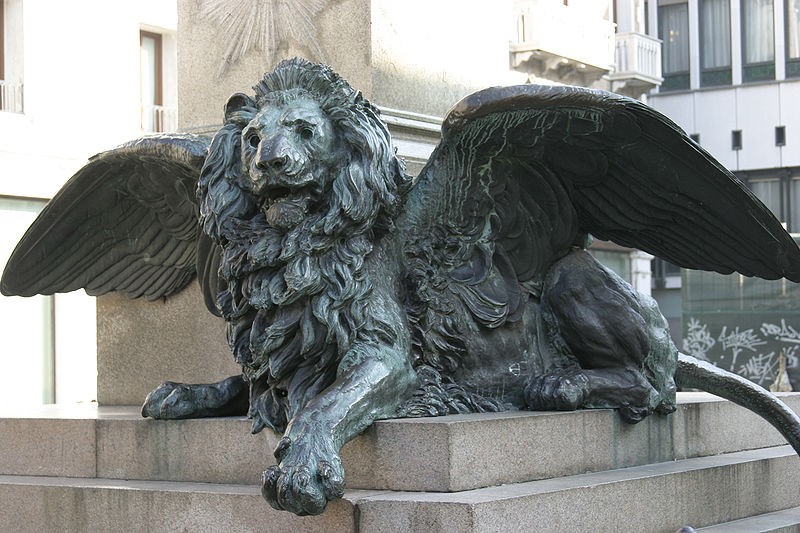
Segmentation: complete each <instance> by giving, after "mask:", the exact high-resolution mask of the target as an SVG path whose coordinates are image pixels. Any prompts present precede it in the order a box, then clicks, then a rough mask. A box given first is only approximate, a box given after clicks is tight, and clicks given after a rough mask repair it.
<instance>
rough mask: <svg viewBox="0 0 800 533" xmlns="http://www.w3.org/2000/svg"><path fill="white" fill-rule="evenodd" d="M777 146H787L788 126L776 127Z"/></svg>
mask: <svg viewBox="0 0 800 533" xmlns="http://www.w3.org/2000/svg"><path fill="white" fill-rule="evenodd" d="M775 146H786V126H775Z"/></svg>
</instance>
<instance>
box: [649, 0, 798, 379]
mask: <svg viewBox="0 0 800 533" xmlns="http://www.w3.org/2000/svg"><path fill="white" fill-rule="evenodd" d="M648 32H649V33H650V34H651V35H653V36H657V37H658V38H659V39H660V40H661V41H662V70H663V78H664V81H663V83H662V85H661V86H660V87H659V88H658V89H657V90H655V91H653V92H652V93H651V94H650V95H649V97H648V101H649V103H650V105H652V106H653V107H655V108H656V109H658V110H659V111H661V112H662V113H664V114H666V115H667V116H669V117H670V118H672V119H673V120H674V121H675V122H677V123H678V124H679V125H680V126H681V127H683V128H684V129H685V130H686V131H687V132H688V133H689V134H691V136H692V137H693V138H694V139H695V140H696V141H697V142H698V143H699V144H700V145H701V146H703V147H704V148H705V149H706V150H708V151H709V152H710V153H711V154H712V155H714V156H715V157H716V158H717V159H718V160H719V161H720V162H721V163H722V164H723V165H725V166H726V167H727V168H729V169H730V170H732V171H733V172H734V173H735V174H736V175H737V176H738V177H739V178H741V179H742V180H743V181H744V182H745V183H746V184H747V185H748V186H749V187H750V188H751V190H752V191H753V193H755V195H756V196H758V197H759V198H760V199H761V200H762V201H763V202H764V204H765V205H766V206H767V207H769V208H770V209H771V210H772V211H773V213H775V215H776V216H777V217H778V218H779V219H780V220H781V221H783V222H784V224H785V226H786V228H787V229H788V230H789V231H790V232H792V233H800V104H798V102H800V0H659V1H658V2H650V3H649V6H648ZM673 279H674V278H673ZM682 285H683V286H682V291H681V293H682V307H683V349H684V351H687V352H689V353H692V354H694V355H697V356H699V357H702V358H707V359H709V360H712V361H714V362H715V363H717V364H718V365H719V366H721V367H723V368H727V369H729V370H733V371H735V372H739V373H741V374H742V375H745V376H746V377H748V378H750V379H753V380H754V381H757V382H759V383H761V384H763V385H767V386H768V385H769V384H770V383H771V382H772V380H774V377H775V375H776V373H777V370H778V368H779V366H780V360H781V359H782V358H783V359H784V361H785V363H786V366H787V367H788V370H789V374H790V377H792V379H793V380H795V381H796V380H800V367H799V365H798V355H799V354H798V352H797V348H798V340H799V339H800V334H798V333H797V332H798V331H800V305H798V303H797V302H798V301H800V300H798V297H800V291H798V290H797V287H796V284H793V283H788V282H786V281H785V280H784V281H776V282H767V281H763V280H756V279H750V278H745V277H744V276H739V275H732V276H720V275H716V274H711V273H704V272H694V271H685V272H684V275H683V280H682Z"/></svg>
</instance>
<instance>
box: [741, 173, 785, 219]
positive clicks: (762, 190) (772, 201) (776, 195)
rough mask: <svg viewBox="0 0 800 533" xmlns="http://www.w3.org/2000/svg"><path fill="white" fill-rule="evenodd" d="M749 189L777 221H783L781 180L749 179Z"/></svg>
mask: <svg viewBox="0 0 800 533" xmlns="http://www.w3.org/2000/svg"><path fill="white" fill-rule="evenodd" d="M750 189H751V190H752V191H753V194H755V195H756V196H758V199H759V200H761V201H762V202H764V205H765V206H767V207H768V208H769V209H770V210H771V211H772V212H773V213H774V214H775V216H776V217H778V219H779V220H781V221H785V220H786V219H785V217H784V216H783V208H782V204H781V180H780V178H766V179H751V180H750Z"/></svg>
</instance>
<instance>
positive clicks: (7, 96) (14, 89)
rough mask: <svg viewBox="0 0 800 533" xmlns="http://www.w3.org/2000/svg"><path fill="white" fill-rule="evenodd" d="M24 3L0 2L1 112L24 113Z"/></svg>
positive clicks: (14, 1) (5, 0) (8, 0)
mask: <svg viewBox="0 0 800 533" xmlns="http://www.w3.org/2000/svg"><path fill="white" fill-rule="evenodd" d="M21 30H22V2H21V0H3V1H0V111H8V112H11V113H22V72H23V69H22V60H23V56H22V31H21Z"/></svg>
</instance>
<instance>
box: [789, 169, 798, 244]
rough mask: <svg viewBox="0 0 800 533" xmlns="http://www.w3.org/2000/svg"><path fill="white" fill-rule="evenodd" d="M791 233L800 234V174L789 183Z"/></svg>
mask: <svg viewBox="0 0 800 533" xmlns="http://www.w3.org/2000/svg"><path fill="white" fill-rule="evenodd" d="M789 231H791V232H794V233H800V173H798V174H797V175H795V176H793V177H792V178H791V180H790V182H789Z"/></svg>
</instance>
